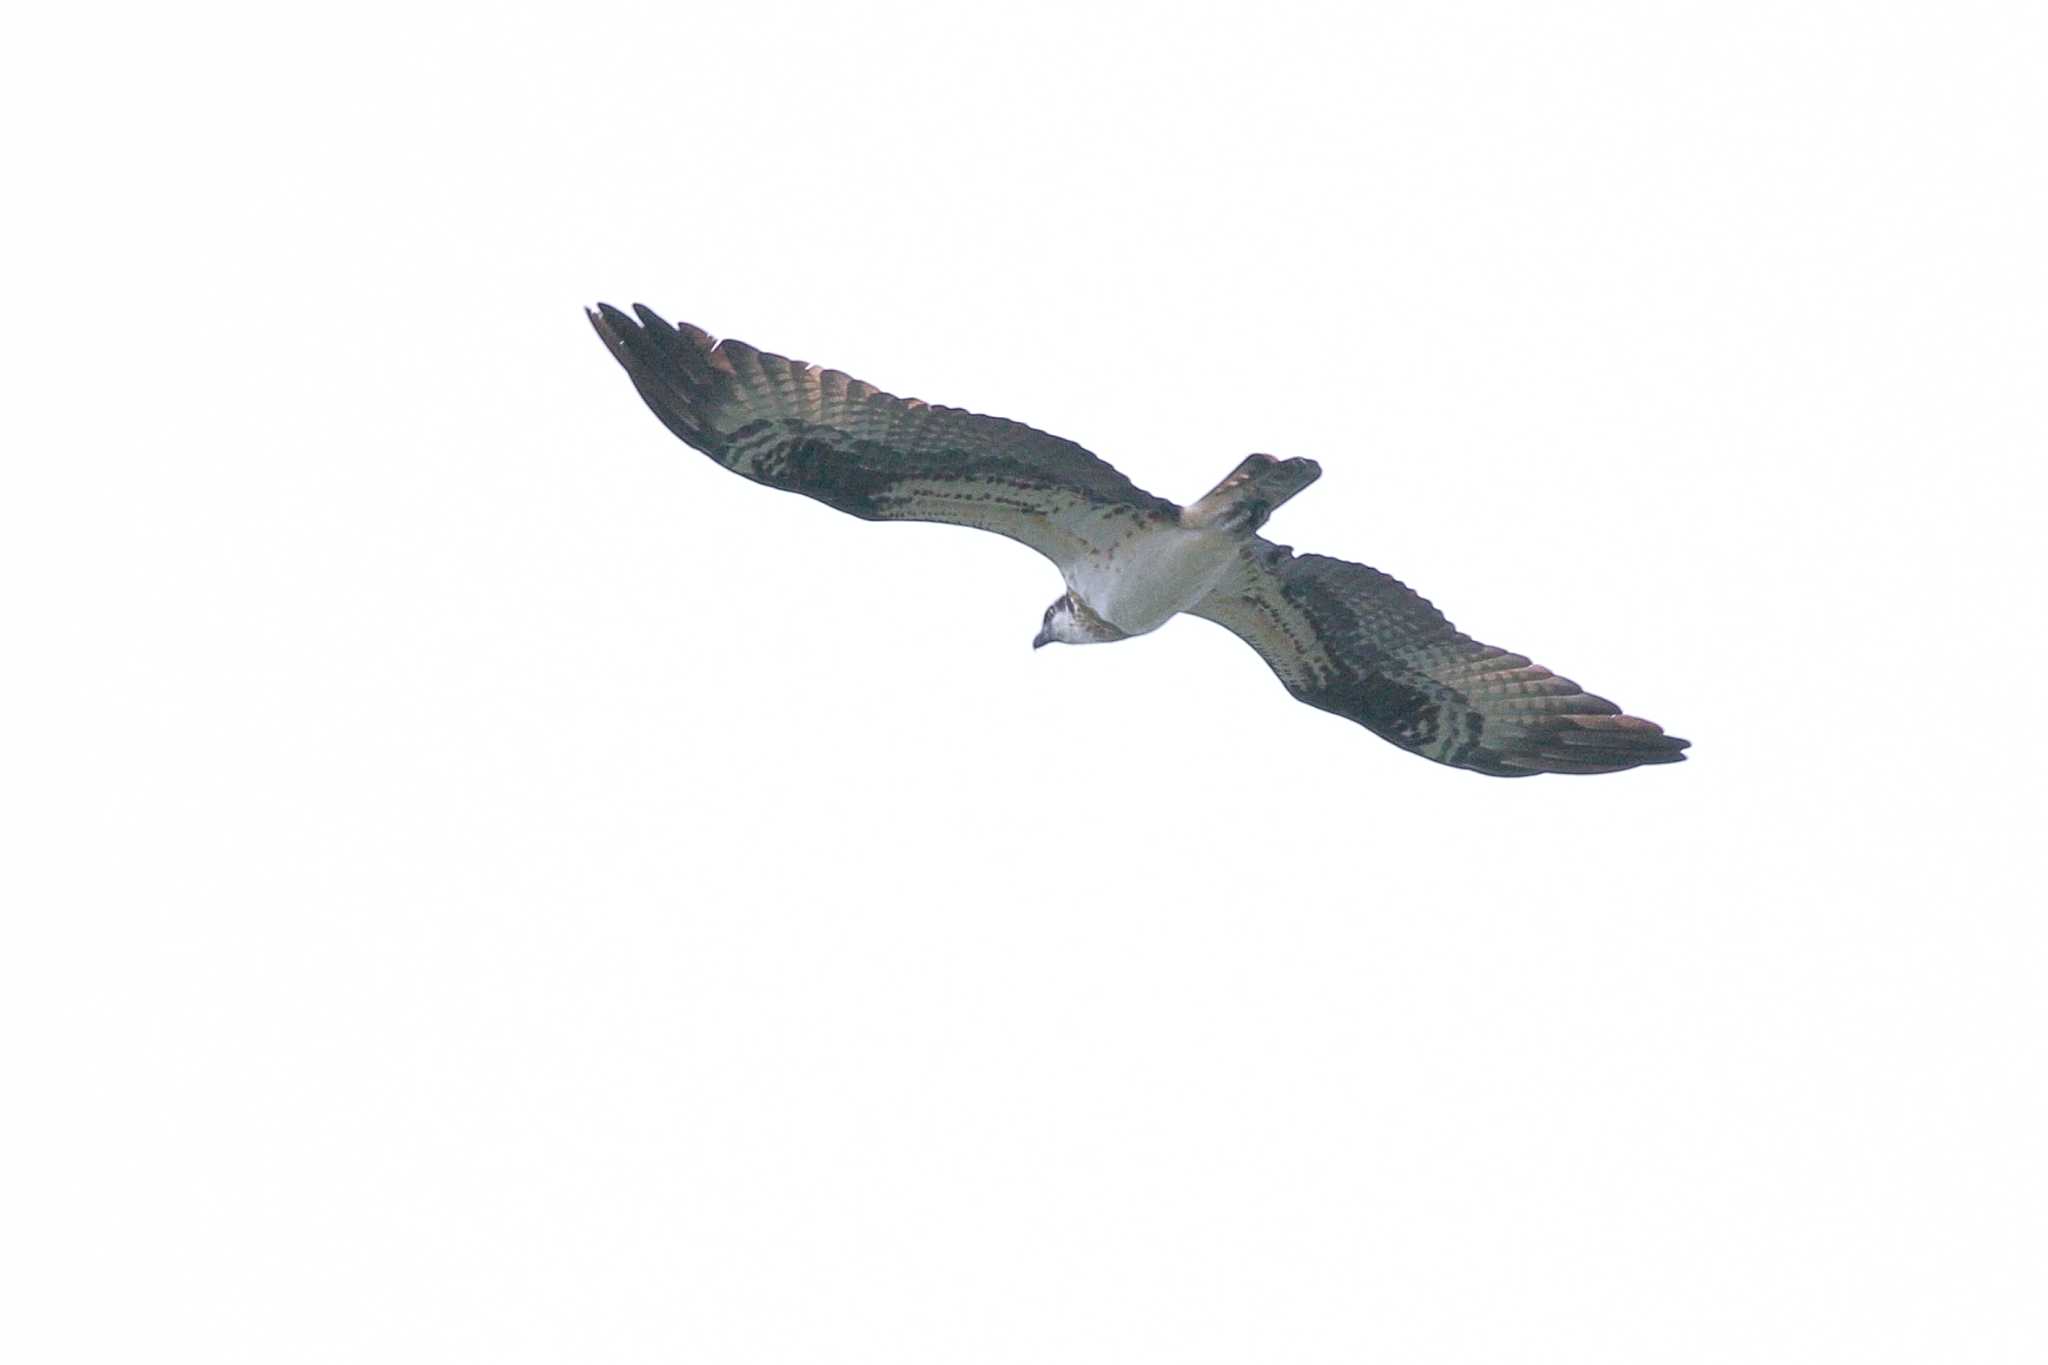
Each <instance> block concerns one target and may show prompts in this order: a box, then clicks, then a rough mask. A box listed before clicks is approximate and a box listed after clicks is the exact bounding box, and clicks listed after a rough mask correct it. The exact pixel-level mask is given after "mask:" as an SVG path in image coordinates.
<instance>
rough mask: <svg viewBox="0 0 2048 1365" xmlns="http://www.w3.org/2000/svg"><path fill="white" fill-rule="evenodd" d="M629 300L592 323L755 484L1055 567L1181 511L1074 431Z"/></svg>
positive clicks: (638, 378)
mask: <svg viewBox="0 0 2048 1365" xmlns="http://www.w3.org/2000/svg"><path fill="white" fill-rule="evenodd" d="M633 312H634V314H635V316H633V317H628V316H627V315H626V314H624V313H622V312H620V311H619V310H618V309H616V308H613V307H612V306H611V305H610V304H599V305H598V306H597V310H596V311H595V312H592V313H591V314H590V322H591V325H592V326H594V327H595V328H597V334H598V335H599V336H600V337H602V338H603V339H604V342H605V345H607V346H609V347H610V348H611V352H612V354H613V355H614V356H615V357H617V359H618V362H619V364H621V365H623V366H625V368H626V373H627V374H628V375H630V376H632V379H633V385H634V387H635V388H637V389H639V390H640V396H641V397H642V398H644V399H646V400H647V406H648V407H650V408H652V409H654V415H655V416H657V417H659V418H660V419H661V420H662V422H663V423H665V424H666V425H667V427H668V429H669V430H670V431H673V432H674V433H675V434H676V435H678V436H680V437H682V438H683V440H684V441H685V442H686V443H688V444H689V445H691V446H693V447H695V448H696V449H698V450H701V451H703V452H704V453H705V454H706V455H709V456H710V457H711V458H712V459H714V460H716V461H718V462H719V463H720V464H722V465H724V466H725V467H726V468H727V469H730V470H732V471H733V472H734V473H736V474H744V475H745V476H746V477H748V478H750V479H752V480H754V481H755V482H756V483H764V484H767V485H768V486H769V487H770V488H782V489H787V490H789V491H790V492H792V493H802V494H804V495H805V496H806V497H812V498H816V499H817V500H818V501H820V502H822V503H826V504H828V505H830V506H832V507H836V508H838V509H839V510H840V511H842V512H851V513H852V514H853V515H854V516H857V517H862V518H865V519H867V520H869V521H943V522H951V523H953V524H954V525H957V526H974V527H978V528H980V529H981V530H984V531H994V532H996V533H997V534H999V535H1005V536H1008V537H1010V539H1012V540H1017V541H1022V542H1023V543H1024V544H1026V545H1029V546H1030V547H1031V548H1032V549H1034V550H1037V551H1038V552H1039V553H1040V554H1042V555H1044V556H1046V558H1048V559H1050V560H1052V561H1053V562H1054V563H1056V564H1058V565H1060V566H1061V567H1062V568H1065V567H1066V566H1068V565H1070V564H1072V563H1074V562H1075V561H1076V560H1079V559H1081V558H1084V557H1085V556H1086V555H1088V554H1089V553H1091V552H1092V551H1093V550H1095V549H1096V548H1098V547H1105V546H1109V545H1113V544H1115V543H1116V541H1117V540H1118V539H1119V537H1120V536H1121V535H1122V534H1123V533H1125V532H1127V531H1129V530H1130V529H1131V525H1132V523H1133V522H1134V521H1135V522H1140V523H1143V522H1151V521H1160V520H1165V521H1172V520H1177V519H1178V518H1179V516H1180V508H1179V507H1178V506H1176V505H1175V504H1174V503H1171V502H1168V501H1167V500H1166V499H1164V498H1156V497H1153V496H1152V495H1151V494H1150V493H1147V492H1145V491H1144V490H1142V489H1140V488H1139V487H1138V486H1137V485H1136V484H1133V483H1132V482H1131V481H1130V480H1129V479H1127V478H1125V477H1124V476H1123V475H1122V474H1119V473H1117V471H1116V470H1115V468H1113V467H1112V466H1111V465H1109V464H1108V463H1106V462H1105V461H1103V460H1100V459H1098V458H1096V457H1095V456H1094V455H1091V454H1089V453H1088V452H1087V451H1086V450H1083V449H1082V448H1081V447H1080V446H1077V445H1075V444H1074V443H1073V442H1072V441H1063V440H1061V439H1060V438H1059V437H1057V436H1048V435H1046V434H1045V433H1044V432H1042V431H1034V430H1032V429H1031V428H1030V427H1027V426H1024V425H1022V424H1021V423H1018V422H1010V421H1005V420H1003V419H1002V418H1000V417H981V416H977V415H976V414H974V413H970V412H963V411H961V410H960V409H959V408H938V407H932V406H931V405H930V404H927V403H923V402H920V401H919V400H917V399H915V398H897V397H895V396H894V395H893V394H887V393H883V392H881V391H880V390H878V389H876V388H875V387H874V386H873V385H871V384H864V383H862V382H861V381H860V380H858V379H851V378H848V377H847V376H846V375H844V374H841V373H840V372H839V371H837V370H821V369H819V368H818V367H817V366H815V365H806V364H804V363H803V362H802V361H799V360H788V359H785V358H784V357H782V356H779V355H769V354H768V353H766V352H764V351H757V350H755V349H754V348H753V347H751V346H749V345H747V344H746V343H745V342H741V341H733V340H731V339H730V338H728V339H726V340H724V341H716V342H714V341H713V340H712V338H711V337H709V336H708V335H706V334H705V333H704V332H702V331H700V330H698V329H697V328H695V327H692V326H690V325H688V324H687V323H685V324H681V325H677V326H671V325H669V324H668V323H667V322H665V321H663V320H662V319H661V318H660V317H658V316H656V314H655V313H654V312H653V311H652V310H651V309H649V308H646V307H643V306H642V305H640V304H635V305H634V306H633Z"/></svg>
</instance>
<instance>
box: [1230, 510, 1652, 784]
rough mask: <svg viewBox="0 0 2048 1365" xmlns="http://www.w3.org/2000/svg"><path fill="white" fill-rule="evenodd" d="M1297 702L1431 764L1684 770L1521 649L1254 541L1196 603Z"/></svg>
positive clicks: (1509, 769)
mask: <svg viewBox="0 0 2048 1365" xmlns="http://www.w3.org/2000/svg"><path fill="white" fill-rule="evenodd" d="M1194 614H1195V615H1197V616H1200V617H1203V618H1205V619H1207V620H1210V621H1214V622H1216V623H1217V624H1219V625H1221V626H1224V627H1226V628H1228V629H1229V630H1230V631H1232V632H1233V633H1234V634H1236V635H1237V636H1238V637H1239V638H1240V639H1242V640H1244V641H1245V642H1246V643H1247V644H1249V645H1250V646H1251V647H1252V648H1253V649H1255V650H1257V651H1258V652H1259V655H1260V657H1261V658H1263V659H1265V661H1266V663H1267V664H1268V665H1269V666H1271V668H1272V669H1273V671H1274V673H1276V674H1278V675H1279V677H1280V681H1281V682H1283V683H1285V684H1286V685H1287V690H1288V691H1290V692H1292V693H1293V694H1294V695H1295V697H1296V698H1297V699H1298V700H1301V701H1305V702H1307V703H1308V704H1309V705H1310V706H1314V707H1319V708H1320V709H1322V710H1324V711H1329V712H1331V713H1333V714H1335V715H1339V716H1343V717H1344V718H1345V719H1347V720H1353V721H1356V722H1358V723H1359V724H1360V725H1363V726H1365V728H1366V729H1368V730H1371V731H1372V732H1373V733H1374V734H1376V735H1379V736H1381V737H1382V738H1384V739H1387V740H1391V741H1392V742H1393V743H1395V744H1398V745H1400V746H1401V747H1402V748H1404V749H1407V750H1409V751H1411V752H1413V753H1418V754H1421V755H1422V756H1423V757H1424V758H1430V759H1434V760H1436V761H1437V762H1439V763H1448V764H1451V765H1452V766H1454V767H1460V768H1470V769H1472V770H1473V771H1475V772H1482V773H1488V774H1491V775H1492V776H1495V777H1527V776H1530V775H1531V774H1534V773H1611V772H1619V771H1621V770H1622V769H1624V768H1634V767H1637V766H1639V765H1641V764H1645V763H1677V762H1680V761H1681V760H1683V759H1684V757H1685V753H1684V750H1685V749H1686V747H1687V741H1685V740H1682V739H1677V738H1675V737H1673V736H1670V735H1667V734H1665V733H1664V731H1663V730H1662V729H1661V728H1660V727H1659V726H1657V725H1655V724H1653V723H1652V722H1650V721H1647V720H1643V719H1641V718H1639V717H1636V716H1628V715H1623V714H1622V711H1621V708H1620V707H1619V706H1616V705H1615V704H1614V703H1613V702H1611V701H1608V700H1607V699H1606V698H1604V697H1596V696H1593V695H1592V694H1591V693H1589V692H1586V691H1585V690H1584V689H1582V688H1581V687H1580V686H1579V685H1578V684H1577V683H1575V682H1573V681H1571V680H1570V679H1569V678H1560V677H1558V676H1557V675H1556V674H1554V673H1552V672H1551V671H1550V670H1549V669H1547V668H1544V667H1543V666H1542V665H1540V664H1532V663H1530V662H1529V660H1528V659H1526V658H1524V657H1523V656H1522V655H1520V654H1514V653H1510V652H1509V651H1507V650H1505V649H1497V648H1495V647H1494V646H1492V645H1483V644H1480V643H1479V642H1478V641H1476V640H1473V639H1472V638H1471V637H1470V636H1467V635H1462V634H1460V633H1459V632H1458V631H1457V630H1456V629H1455V628H1454V627H1453V626H1452V625H1451V623H1450V622H1449V621H1447V620H1445V619H1444V615H1443V613H1442V612H1440V611H1438V610H1437V609H1436V608H1435V607H1433V606H1431V605H1430V604H1429V603H1428V602H1427V601H1425V600H1423V598H1422V597H1421V596H1420V595H1418V594H1417V593H1415V592H1414V591H1413V590H1412V589H1410V588H1408V587H1407V586H1405V585H1404V584H1402V583H1400V582H1398V581H1396V580H1395V579H1393V578H1390V577H1388V576H1387V575H1386V574H1383V573H1381V572H1380V571H1379V570H1377V569H1369V568H1367V567H1366V566H1365V565H1363V564H1352V563H1349V562H1347V561H1345V560H1342V559H1331V558H1329V557H1327V556H1325V555H1300V556H1296V555H1294V554H1293V553H1291V552H1290V551H1288V550H1287V549H1285V547H1282V546H1276V545H1273V544H1271V543H1270V542H1267V541H1264V540H1258V541H1255V542H1254V544H1253V546H1252V547H1251V549H1249V550H1248V552H1247V554H1246V555H1245V558H1244V561H1243V564H1242V566H1241V569H1240V572H1239V573H1238V575H1237V576H1236V577H1235V578H1234V579H1233V580H1232V581H1230V582H1228V583H1226V584H1225V585H1224V586H1223V587H1221V588H1219V589H1218V590H1217V591H1216V592H1215V593H1212V594H1211V595H1210V596H1209V597H1208V598H1207V599H1205V600H1204V601H1203V602H1202V603H1201V605H1199V606H1198V607H1196V608H1195V610H1194Z"/></svg>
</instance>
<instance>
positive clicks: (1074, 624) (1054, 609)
mask: <svg viewBox="0 0 2048 1365" xmlns="http://www.w3.org/2000/svg"><path fill="white" fill-rule="evenodd" d="M1090 638H1091V637H1089V636H1088V635H1087V634H1085V633H1084V632H1083V631H1082V629H1081V623H1080V622H1079V621H1078V620H1076V619H1075V617H1074V595H1073V594H1072V593H1066V594H1063V595H1062V596H1060V597H1057V598H1054V599H1053V604H1052V605H1051V606H1049V607H1047V608H1046V609H1045V620H1044V621H1042V622H1041V623H1040V624H1039V627H1038V637H1037V638H1036V639H1034V640H1033V641H1032V642H1031V647H1032V648H1033V649H1037V648H1039V647H1040V646H1042V645H1050V644H1055V643H1057V644H1063V645H1079V644H1086V643H1088V641H1089V639H1090Z"/></svg>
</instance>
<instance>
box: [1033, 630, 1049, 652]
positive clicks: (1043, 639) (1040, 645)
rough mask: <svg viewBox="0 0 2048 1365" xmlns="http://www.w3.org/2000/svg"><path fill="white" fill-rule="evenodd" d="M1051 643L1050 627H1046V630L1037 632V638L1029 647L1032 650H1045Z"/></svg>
mask: <svg viewBox="0 0 2048 1365" xmlns="http://www.w3.org/2000/svg"><path fill="white" fill-rule="evenodd" d="M1051 643H1052V627H1050V626H1047V627H1046V628H1045V629H1044V630H1041V631H1039V632H1038V635H1037V637H1036V638H1035V639H1033V640H1032V642H1031V647H1032V648H1033V649H1044V648H1045V647H1046V646H1047V645H1049V644H1051Z"/></svg>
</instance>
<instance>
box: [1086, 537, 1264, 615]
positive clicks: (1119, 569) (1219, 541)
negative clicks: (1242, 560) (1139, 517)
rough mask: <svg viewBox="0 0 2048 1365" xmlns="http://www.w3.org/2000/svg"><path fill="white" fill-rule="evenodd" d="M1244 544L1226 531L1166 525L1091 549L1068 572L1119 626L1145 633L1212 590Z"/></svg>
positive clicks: (1099, 612)
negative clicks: (1106, 549) (1107, 548)
mask: <svg viewBox="0 0 2048 1365" xmlns="http://www.w3.org/2000/svg"><path fill="white" fill-rule="evenodd" d="M1242 545H1243V541H1242V539H1241V538H1240V537H1237V536H1234V535H1231V534H1229V533H1228V532H1224V531H1215V530H1189V529H1187V528H1185V527H1180V526H1162V527H1159V528H1158V529H1157V530H1153V531H1148V532H1146V533H1145V534H1143V535H1140V536H1137V537H1134V538H1133V539H1131V540H1127V541H1125V542H1123V543H1122V544H1120V545H1118V546H1117V548H1116V549H1115V551H1114V552H1112V553H1107V554H1102V555H1090V556H1089V557H1088V558H1087V559H1086V560H1084V561H1082V562H1081V563H1079V564H1077V565H1075V566H1074V568H1073V571H1072V572H1070V573H1069V574H1068V575H1067V586H1068V587H1069V588H1071V589H1072V590H1073V591H1074V593H1075V595H1076V596H1078V597H1079V598H1080V599H1081V600H1082V601H1083V602H1085V603H1087V604H1088V606H1089V608H1090V609H1091V610H1092V611H1094V612H1095V614H1096V615H1097V616H1100V617H1101V618H1102V619H1103V620H1105V621H1107V622H1109V623H1110V624H1111V625H1113V626H1115V627H1116V628H1117V629H1118V630H1121V631H1123V632H1125V633H1126V634H1129V635H1143V634H1144V633H1145V632H1146V631H1149V630H1157V629H1158V628H1159V627H1160V626H1162V625H1165V624H1166V622H1167V621H1169V620H1170V619H1172V618H1173V617H1174V616H1175V615H1176V614H1177V613H1179V612H1183V611H1186V610H1187V609H1188V608H1189V607H1192V606H1194V605H1195V603H1197V602H1199V601H1201V600H1202V599H1203V598H1204V597H1206V596H1208V595H1209V590H1210V589H1211V588H1214V587H1215V586H1216V584H1217V583H1218V582H1219V581H1220V580H1221V579H1222V578H1223V576H1224V575H1225V574H1227V573H1229V572H1230V569H1231V567H1232V566H1233V565H1234V564H1236V563H1237V557H1238V552H1239V550H1240V548H1241V547H1242Z"/></svg>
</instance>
